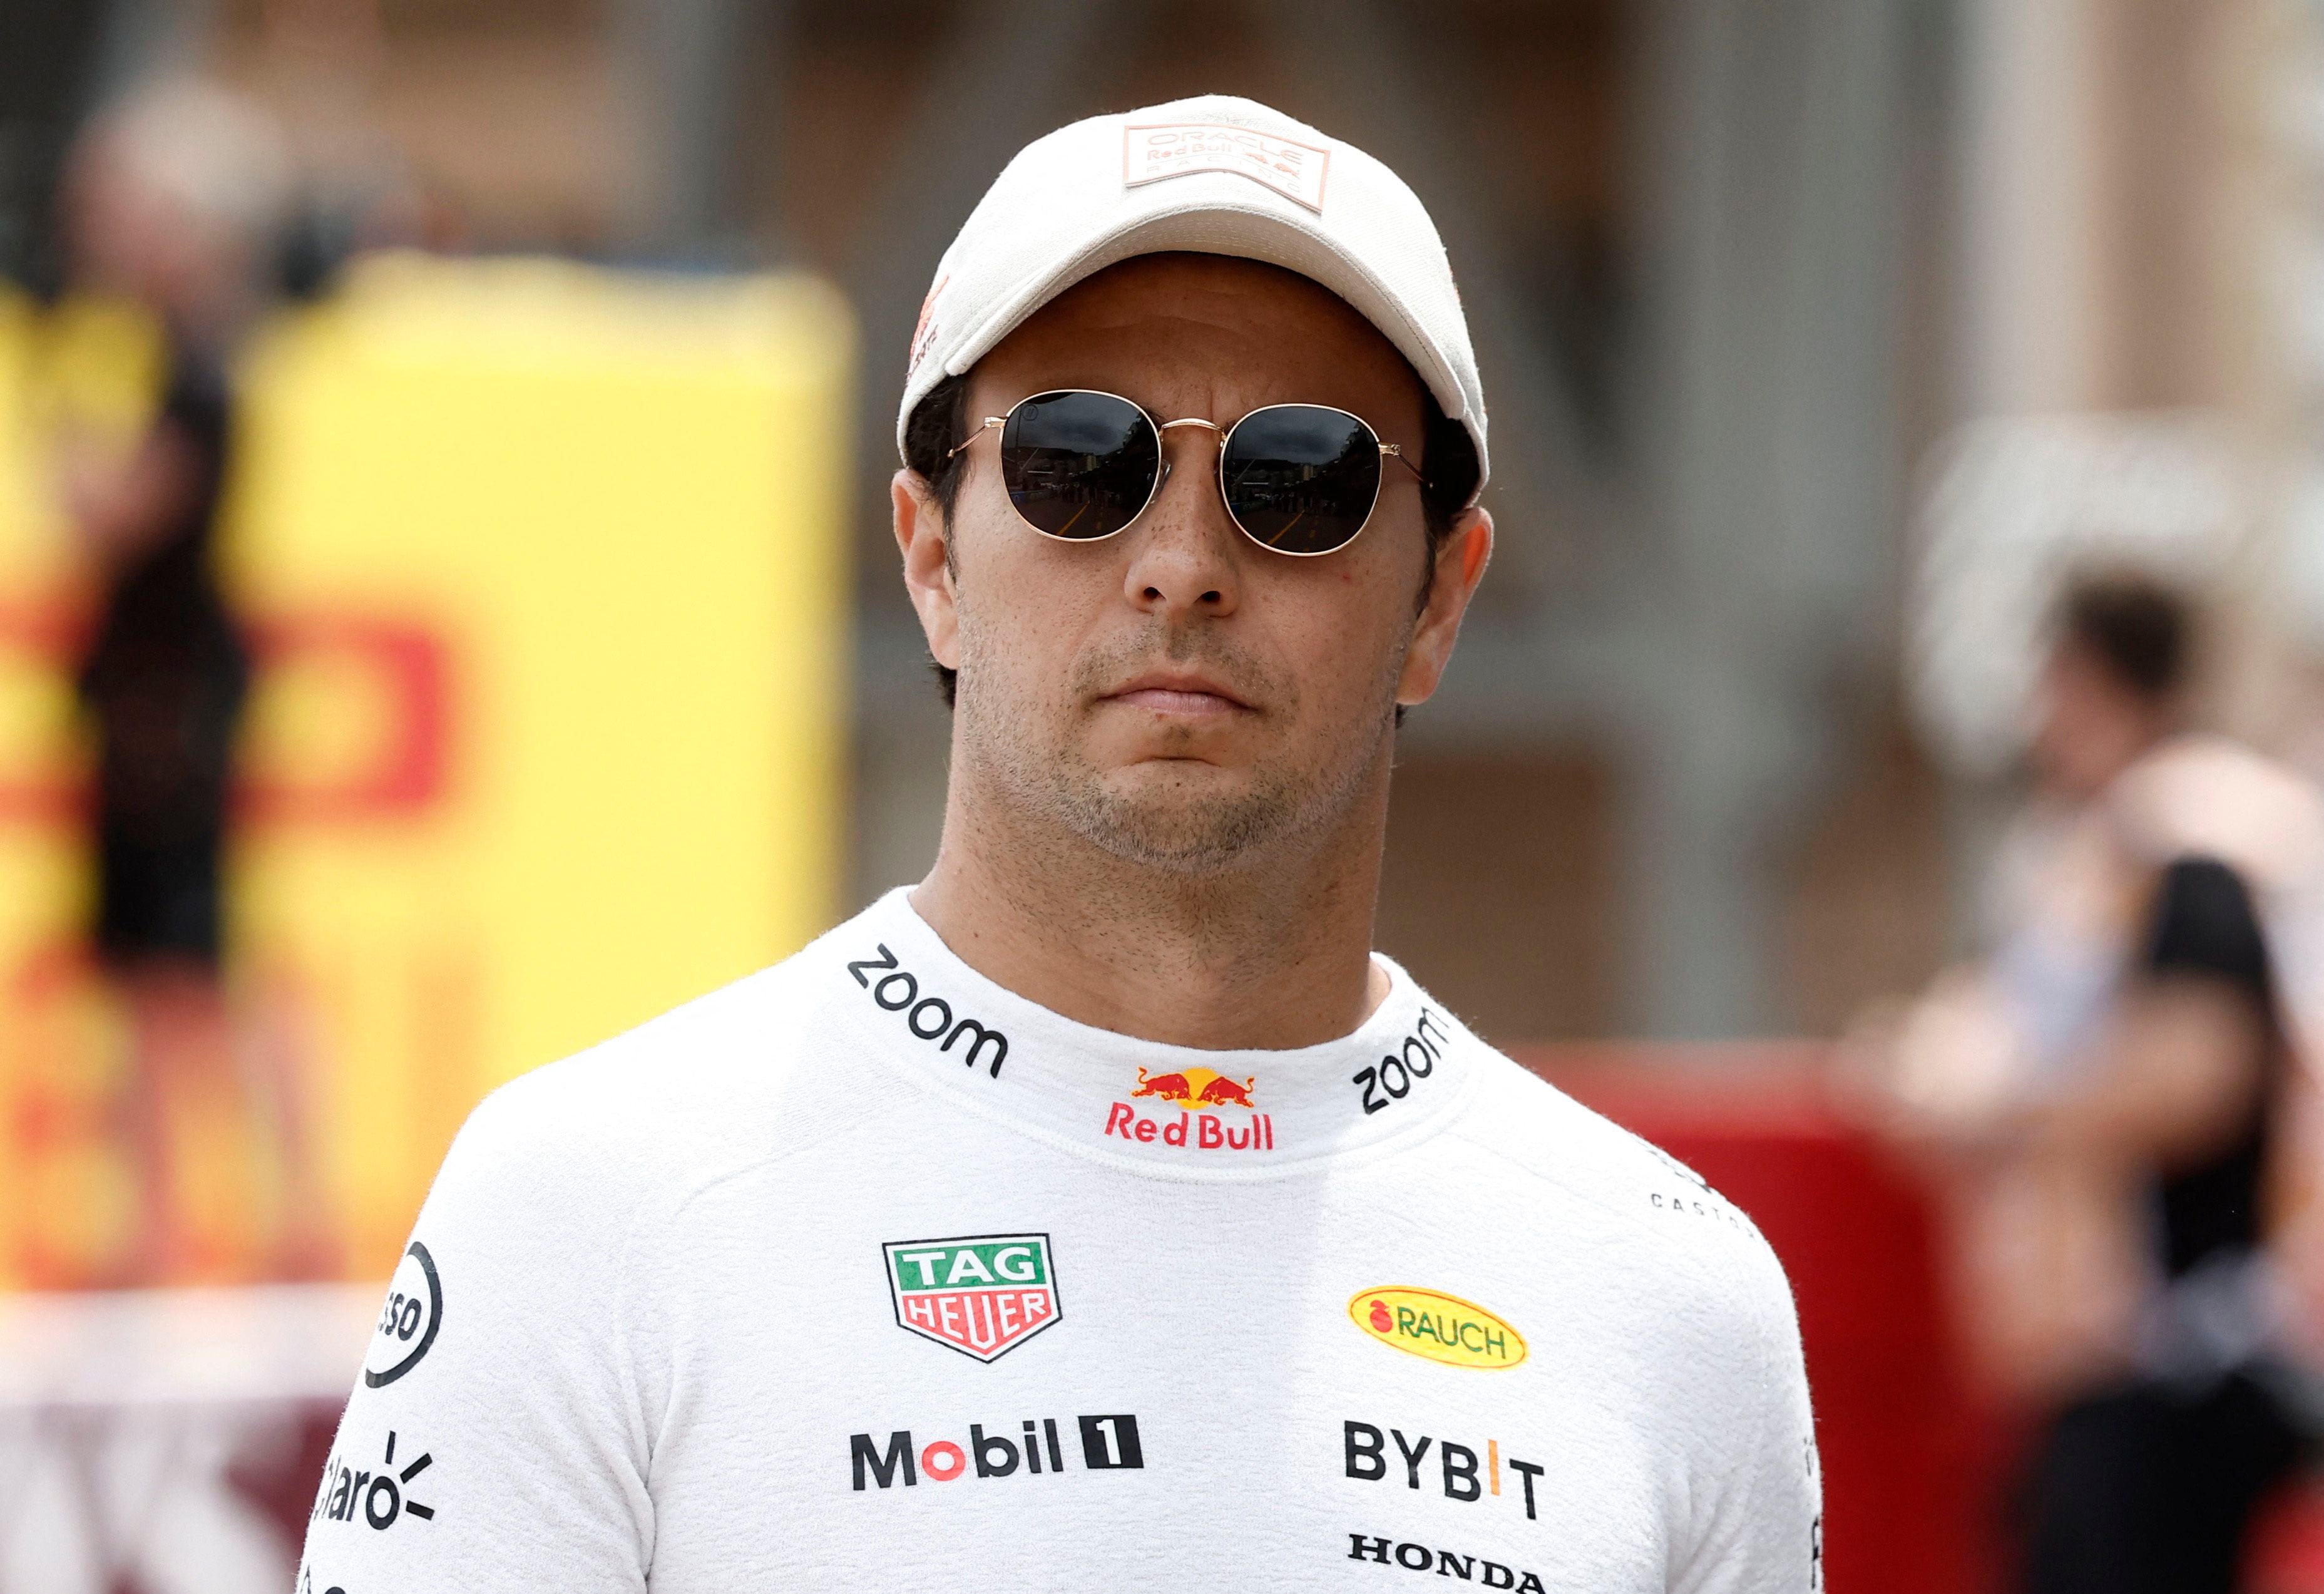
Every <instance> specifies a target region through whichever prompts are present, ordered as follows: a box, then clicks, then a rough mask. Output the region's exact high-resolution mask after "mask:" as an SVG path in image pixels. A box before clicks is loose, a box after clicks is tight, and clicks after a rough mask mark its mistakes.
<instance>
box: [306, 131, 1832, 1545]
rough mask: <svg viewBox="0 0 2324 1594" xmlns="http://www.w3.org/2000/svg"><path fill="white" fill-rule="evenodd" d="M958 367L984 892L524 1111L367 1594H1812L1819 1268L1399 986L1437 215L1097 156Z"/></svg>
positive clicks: (375, 1387)
mask: <svg viewBox="0 0 2324 1594" xmlns="http://www.w3.org/2000/svg"><path fill="white" fill-rule="evenodd" d="M911 360H912V366H911V372H910V375H909V377H908V381H907V384H906V387H905V392H904V401H903V404H902V410H901V413H900V415H899V438H898V441H899V447H900V448H901V449H902V450H903V453H904V456H905V459H906V461H907V468H905V469H904V470H903V471H901V472H900V473H899V475H898V476H897V477H896V481H895V491H894V505H895V523H896V537H897V542H898V544H899V547H900V549H901V550H902V553H903V563H904V579H905V582H906V585H907V587H908V589H909V591H910V593H911V596H912V599H913V602H914V603H915V605H916V606H917V607H918V611H919V614H920V617H921V620H922V623H923V625H924V626H925V628H926V632H927V643H928V647H929V651H930V652H931V653H932V654H933V655H934V657H935V659H936V662H937V664H938V666H939V668H940V670H941V672H943V679H944V681H945V690H947V692H948V693H952V694H954V696H955V705H954V740H953V750H952V787H951V792H950V798H949V804H948V808H947V811H946V817H945V832H944V839H943V842H942V845H941V847H940V848H939V851H938V856H937V858H936V867H935V868H934V870H933V871H932V872H931V873H930V875H929V876H928V877H927V879H926V880H925V881H923V882H922V883H921V884H920V885H918V886H917V887H915V888H911V889H908V890H899V891H897V892H895V893H892V894H890V895H888V896H887V897H885V898H883V899H882V900H881V901H880V902H879V903H877V904H874V905H873V906H872V907H871V909H870V910H868V911H867V912H865V913H863V914H862V915H860V916H859V917H857V918H856V919H854V920H853V921H852V922H849V923H847V924H844V925H843V926H841V927H840V928H839V929H838V930H836V931H833V932H832V933H831V934H829V935H828V936H826V937H825V938H824V939H823V940H822V941H817V942H816V944H815V945H813V946H812V947H810V948H808V949H807V950H806V951H804V952H802V953H800V954H799V955H798V957H796V958H794V959H790V960H789V961H788V962H786V963H783V964H781V965H779V966H778V967H776V968H772V969H770V970H768V971H766V972H765V973H763V974H761V975H759V976H756V977H754V978H751V979H747V980H744V981H742V983H741V984H739V985H737V986H734V987H730V988H729V989H727V990H725V991H724V992H722V993H719V994H717V995H715V996H710V997H707V998H705V999H704V1000H702V1001H700V1002H696V1003H695V1004H694V1005H692V1006H688V1007H686V1008H683V1009H681V1010H679V1011H678V1012H677V1013H675V1014H672V1015H669V1016H668V1017H666V1018H664V1019H662V1020H660V1021H659V1022H658V1023H655V1024H650V1025H648V1026H646V1027H645V1028H644V1029H641V1030H640V1031H638V1032H636V1033H632V1034H631V1035H629V1036H626V1037H624V1038H622V1039H620V1040H617V1041H614V1042H613V1043H609V1044H607V1045H605V1046H603V1047H601V1048H599V1049H597V1050H596V1051H595V1052H589V1053H586V1054H585V1055H583V1056H581V1057H579V1058H576V1059H574V1060H572V1061H567V1062H566V1063H563V1064H560V1065H558V1066H557V1067H555V1068H551V1069H546V1070H540V1071H539V1072H538V1073H535V1074H533V1075H530V1076H529V1077H528V1078H526V1079H524V1080H521V1081H519V1082H517V1083H516V1084H514V1085H512V1086H511V1087H509V1088H508V1089H504V1090H503V1091H501V1092H500V1093H499V1094H497V1095H496V1096H495V1097H493V1099H492V1100H491V1101H489V1102H487V1103H486V1104H485V1105H484V1107H480V1108H479V1109H478V1110H477V1112H476V1114H475V1117H474V1118H473V1119H472V1120H471V1122H470V1123H469V1125H468V1126H467V1128H466V1130H464V1131H463V1133H462V1135H461V1137H460V1140H459V1142H458V1144H457V1145H456V1146H455V1147H454V1149H453V1151H452V1153H451V1154H450V1156H449V1157H448V1158H447V1161H446V1163H445V1167H444V1170H443V1172H442V1173H441V1175H440V1176H439V1178H438V1182H437V1185H436V1188H435V1191H434V1192H433V1193H432V1194H431V1196H430V1197H429V1202H428V1205H427V1208H426V1209H425V1210H424V1211H423V1212H422V1214H421V1216H420V1222H419V1226H418V1228H417V1230H416V1233H415V1237H414V1240H413V1243H412V1246H411V1250H410V1256H409V1257H408V1258H407V1261H406V1264H405V1266H404V1269H403V1272H402V1274H401V1276H400V1277H399V1280H398V1283H397V1285H396V1286H395V1289H394V1291H393V1292H392V1294H391V1297H390V1302H389V1308H388V1311H387V1312H386V1313H385V1314H383V1318H382V1320H381V1326H380V1330H379V1334H378V1337H377V1339H376V1340H375V1342H374V1349H373V1352H372V1356H371V1359H370V1362H369V1364H368V1365H367V1367H366V1369H365V1373H364V1386H363V1387H361V1388H358V1389H357V1390H356V1392H355V1400H354V1403H353V1404H352V1405H351V1406H350V1407H349V1409H348V1413H347V1414H346V1418H345V1419H344V1421H343V1423H342V1425H341V1429H340V1433H339V1439H338V1443H337V1454H336V1456H335V1457H334V1459H333V1460H332V1462H331V1465H330V1470H329V1472H328V1474H327V1476H326V1478H325V1479H324V1481H323V1485H322V1487H321V1489H320V1491H319V1492H318V1496H317V1500H316V1509H315V1517H314V1525H313V1528H312V1531H311V1534H310V1536H309V1546H308V1566H307V1571H306V1574H305V1575H307V1576H309V1577H310V1578H311V1580H312V1582H313V1585H314V1587H315V1588H316V1589H325V1588H327V1587H331V1586H339V1587H344V1588H346V1589H349V1590H360V1589H366V1588H374V1587H389V1586H392V1587H396V1588H400V1589H450V1588H455V1587H457V1588H463V1589H481V1588H490V1589H512V1588H540V1589H552V1588H553V1589H560V1590H582V1589H587V1590H598V1589H606V1590H610V1589H640V1588H645V1587H651V1588H653V1589H658V1590H665V1591H675V1590H707V1589H742V1588H774V1587H785V1588H831V1589H838V1588H866V1587H881V1588H899V1589H990V1588H994V1587H1002V1586H1037V1587H1043V1588H1138V1589H1321V1588H1335V1589H1336V1588H1342V1587H1347V1586H1350V1585H1351V1584H1360V1583H1369V1582H1375V1581H1377V1582H1379V1583H1383V1584H1387V1585H1390V1586H1394V1585H1397V1584H1402V1583H1405V1582H1406V1581H1408V1580H1409V1579H1410V1578H1411V1577H1412V1576H1413V1575H1415V1574H1418V1573H1426V1574H1428V1575H1430V1576H1443V1577H1446V1578H1452V1579H1457V1580H1462V1581H1474V1582H1477V1583H1479V1584H1480V1585H1482V1586H1483V1587H1486V1588H1500V1589H1535V1590H1547V1589H1591V1590H1605V1589H1689V1590H1695V1589H1701V1590H1712V1589H1718V1590H1743V1589H1750V1590H1761V1589H1810V1588H1812V1587H1813V1586H1814V1584H1815V1581H1816V1580H1817V1576H1818V1556H1819V1544H1818V1531H1819V1529H1818V1515H1817V1495H1818V1482H1817V1476H1816V1459H1815V1447H1814V1441H1813V1438H1812V1430H1811V1423H1810V1416H1809V1411H1808V1403H1807V1391H1806V1385H1805V1380H1804V1377H1803V1370H1802V1366H1801V1358H1800V1348H1799V1340H1798V1334H1797V1330H1796V1326H1795V1324H1794V1317H1793V1311H1792V1304H1791V1300H1790V1295H1789V1293H1788V1290H1787V1288H1786V1286H1785V1284H1784V1277H1783V1274H1782V1273H1781V1271H1780V1269H1779V1268H1778V1266H1777V1265H1776V1263H1775V1259H1774V1257H1773V1256H1772V1255H1771V1254H1770V1252H1769V1251H1768V1249H1767V1247H1766V1245H1765V1243H1764V1242H1763V1241H1762V1240H1761V1239H1760V1238H1759V1237H1758V1236H1757V1233H1756V1231H1754V1230H1753V1229H1752V1228H1751V1227H1750V1225H1749V1224H1748V1222H1747V1221H1746V1220H1745V1219H1743V1218H1742V1217H1741V1216H1740V1215H1739V1214H1738V1213H1737V1212H1736V1211H1735V1210H1734V1209H1732V1208H1730V1207H1729V1206H1728V1205H1727V1204H1726V1203H1724V1202H1723V1201H1721V1200H1719V1199H1718V1198H1717V1197H1716V1196H1714V1195H1712V1194H1711V1193H1710V1192H1709V1191H1705V1190H1703V1189H1702V1188H1701V1185H1700V1183H1699V1182H1697V1181H1695V1180H1694V1179H1693V1178H1692V1176H1691V1175H1690V1174H1688V1173H1687V1172H1685V1171H1684V1170H1683V1169H1682V1168H1679V1167H1678V1166H1676V1165H1675V1164H1674V1163H1670V1162H1669V1161H1667V1160H1666V1159H1665V1158H1663V1157H1662V1156H1660V1155H1659V1154H1657V1153H1655V1151H1654V1150H1653V1149H1651V1148H1650V1147H1648V1146H1646V1145H1644V1144H1642V1143H1641V1142H1639V1141H1637V1140H1635V1139H1633V1138H1631V1137H1630V1136H1628V1135H1625V1134H1623V1133H1621V1132H1620V1131H1618V1130H1617V1129H1615V1128H1613V1127H1612V1126H1609V1125H1608V1124H1606V1123H1604V1122H1603V1121H1601V1120H1600V1119H1598V1118H1596V1117H1592V1116H1591V1115H1590V1114H1589V1113H1587V1112H1585V1111H1583V1110H1582V1108H1580V1107H1577V1106H1575V1105H1574V1104H1573V1103H1572V1102H1570V1101H1568V1100H1566V1099H1565V1098H1563V1097H1562V1096H1560V1095H1558V1094H1557V1093H1556V1092H1555V1091H1554V1090H1552V1089H1549V1088H1547V1087H1546V1086H1545V1085H1543V1084H1541V1083H1540V1082H1539V1081H1537V1080H1534V1079H1532V1078H1531V1077H1529V1076H1527V1075H1526V1074H1525V1073H1523V1072H1522V1071H1521V1070H1518V1069H1517V1068H1516V1067H1514V1066H1513V1065H1511V1064H1510V1063H1509V1062H1508V1061H1507V1060H1505V1059H1503V1058H1501V1057H1500V1056H1499V1055H1498V1054H1496V1053H1494V1052H1491V1051H1490V1050H1489V1049H1488V1048H1487V1047H1486V1046H1484V1045H1483V1044H1482V1043H1480V1042H1479V1041H1478V1040H1477V1039H1476V1038H1475V1037H1474V1036H1472V1035H1471V1034H1470V1033H1468V1032H1467V1031H1466V1030H1465V1029H1464V1028H1463V1027H1462V1025H1461V1024H1460V1023H1459V1021H1458V1020H1456V1019H1455V1018H1454V1017H1453V1016H1452V1015H1451V1014H1449V1013H1447V1012H1446V1011H1444V1009H1443V1008H1442V1007H1441V1006H1437V1005H1436V1004H1435V1003H1434V1002H1433V1001H1432V1000H1431V999H1430V998H1429V997H1428V996H1427V995H1426V994H1425V992H1423V991H1421V990H1419V989H1418V988H1416V987H1415V986H1414V985H1413V983H1412V981H1411V979H1410V978H1408V977H1406V975H1405V974H1404V973H1403V972H1402V971H1401V970H1399V969H1398V968H1396V966H1395V965H1393V964H1391V963H1389V962H1388V961H1387V960H1386V959H1379V958H1376V957H1374V956H1372V955H1371V954H1370V952H1369V944H1370V934H1371V927H1372V913H1373V901H1374V897H1375V894H1376V891H1377V884H1378V878H1379V862H1380V852H1381V843H1382V835H1383V826H1384V823H1385V820H1386V813H1387V803H1388V770H1389V765H1390V761H1391V756H1392V754H1393V751H1394V746H1395V725H1396V719H1397V714H1398V713H1399V712H1400V710H1401V709H1402V708H1404V707H1406V706H1409V705H1413V704H1417V703H1419V702H1421V701H1423V700H1425V699H1426V698H1427V697H1428V696H1429V695H1430V693H1431V692H1432V691H1434V689H1435V687H1436V684H1437V681H1438V679H1439V678H1440V676H1441V674H1442V673H1443V669H1444V666H1445V663H1446V662H1447V660H1448V659H1449V657H1450V655H1451V653H1452V643H1453V636H1454V633H1455V631H1456V630H1457V629H1458V627H1459V624H1460V619H1461V615H1462V610H1463V608H1464V607H1465V606H1466V605H1467V603H1468V600H1469V598H1470V597H1471V594H1472V593H1473V592H1474V591H1475V589H1476V587H1477V583H1478V580H1479V579H1480V576H1481V575H1482V574H1483V571H1484V568H1485V563H1486V558H1487V555H1488V553H1489V551H1490V548H1491V542H1492V524H1491V522H1490V520H1489V518H1488V517H1487V515H1486V514H1485V513H1484V511H1482V510H1481V509H1480V508H1478V507H1476V503H1475V499H1476V494H1477V490H1478V488H1479V487H1481V485H1482V483H1483V480H1484V468H1485V458H1486V456H1485V426H1484V415H1483V411H1482V407H1481V403H1480V394H1479V391H1478V387H1477V382H1476V375H1475V366H1474V362H1473V359H1472V357H1471V352H1470V344H1469V338H1468V334H1467V330H1466V329H1465V327H1464V326H1463V324H1462V317H1461V310H1460V303H1459V300H1458V297H1457V295H1456V294H1455V292H1454V289H1453V284H1452V275H1451V273H1450V271H1449V269H1448V267H1447V265H1446V264H1445V260H1444V255H1443V248H1442V246H1440V245H1439V243H1438V242H1437V239H1436V236H1435V232H1434V227H1432V226H1431V224H1430V223H1429V220H1428V218H1427V216H1426V214H1425V211H1423V209H1421V207H1420V204H1419V202H1418V200H1417V199H1415V198H1414V197H1413V195H1412V194H1411V193H1410V191H1409V190H1406V188H1405V187H1404V185H1403V184H1402V183H1401V182H1400V181H1397V178H1396V177H1395V176H1394V175H1393V174H1392V173H1390V172H1389V171H1387V170H1386V169H1385V168H1383V167H1382V166H1380V165H1379V163H1378V162H1375V161H1372V160H1371V159H1370V158H1369V157H1368V156H1366V155H1365V154H1363V153H1361V152H1360V151H1358V150H1355V149H1351V148H1350V147H1349V146H1348V145H1346V144H1340V143H1337V142H1335V141H1333V140H1331V139H1328V138H1326V137H1325V136H1324V135H1323V134H1320V133H1317V132H1316V131H1314V129H1312V128H1309V127H1305V126H1303V125H1299V124H1297V123H1295V122H1292V121H1289V120H1287V119H1286V118H1285V117H1283V116H1279V115H1277V114H1276V113H1274V112H1272V111H1269V110H1268V109H1267V108H1266V107H1261V106H1257V105H1253V104H1251V103H1250V102H1248V101H1244V100H1237V99H1225V98H1205V99H1197V100H1187V101H1182V102H1178V103H1176V104H1171V105H1166V106H1160V107H1154V108H1152V109H1149V110H1145V111H1140V112H1136V113H1132V114H1130V115H1129V116H1105V117H1100V118H1097V119H1094V120H1092V121H1088V122H1084V123H1080V124H1078V125H1074V126H1071V127H1067V128H1065V129H1063V130H1062V131H1060V132H1058V133H1056V134H1051V135H1050V136H1048V137H1047V138H1044V139H1041V140H1039V141H1038V142H1037V143H1035V144H1032V145H1031V146H1029V147H1028V149H1026V150H1025V151H1024V152H1023V153H1020V154H1019V156H1018V158H1017V159H1016V160H1015V161H1014V162H1012V163H1011V164H1010V167H1009V168H1008V170H1007V171H1004V172H1003V173H1002V175H1001V178H1000V179H999V181H997V182H996V183H995V184H994V186H993V188H992V190H991V192H990V193H988V194H987V195H986V197H985V199H983V201H982V204H980V206H979V207H978V209H977V210H976V212H975V213H974V214H973V216H972V217H971V218H970V219H969V221H968V223H967V225H966V226H965V227H964V229H963V231H962V233H961V235H960V236H959V238H958V239H957V240H956V241H955V243H954V246H953V247H952V249H951V250H950V251H949V252H948V253H947V255H945V260H944V262H943V264H941V265H940V266H939V268H938V270H937V273H936V287H935V289H934V290H933V291H932V292H931V293H930V295H929V298H928V302H927V307H926V309H925V310H924V311H923V314H922V318H921V324H920V327H919V329H918V331H917V333H916V334H915V337H914V339H913V344H912V349H911ZM423 1506H424V1507H425V1509H426V1514H425V1515H416V1513H417V1511H418V1508H420V1507H423Z"/></svg>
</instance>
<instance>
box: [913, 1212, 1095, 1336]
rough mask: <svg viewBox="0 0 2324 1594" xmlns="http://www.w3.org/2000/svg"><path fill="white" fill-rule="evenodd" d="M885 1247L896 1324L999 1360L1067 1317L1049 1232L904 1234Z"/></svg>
mask: <svg viewBox="0 0 2324 1594" xmlns="http://www.w3.org/2000/svg"><path fill="white" fill-rule="evenodd" d="M881 1249H882V1250H883V1251H884V1252H885V1254H886V1256H887V1259H888V1293H889V1295H890V1297H891V1298H892V1299H893V1301H894V1302H895V1307H896V1323H897V1326H898V1327H899V1328H902V1329H904V1330H907V1331H908V1332H910V1333H914V1334H918V1336H920V1338H921V1339H933V1340H935V1341H936V1343H937V1344H939V1345H943V1346H946V1347H949V1348H952V1349H954V1350H957V1351H959V1352H960V1353H961V1354H962V1355H963V1356H973V1357H974V1358H976V1359H977V1360H979V1361H984V1362H989V1361H992V1360H994V1359H996V1358H1000V1357H1002V1356H1005V1355H1007V1354H1008V1353H1009V1352H1010V1351H1011V1350H1014V1349H1016V1348H1017V1347H1019V1345H1022V1344H1023V1343H1025V1341H1026V1340H1028V1339H1031V1338H1032V1337H1033V1336H1034V1335H1036V1334H1037V1333H1039V1332H1040V1331H1041V1330H1043V1329H1046V1328H1047V1327H1049V1326H1050V1325H1051V1324H1053V1323H1055V1322H1056V1321H1057V1320H1058V1318H1059V1317H1061V1316H1063V1315H1064V1311H1065V1309H1064V1307H1063V1306H1062V1305H1061V1304H1060V1303H1059V1302H1058V1300H1057V1275H1056V1259H1055V1256H1053V1254H1052V1252H1051V1250H1050V1246H1049V1237H1048V1236H1047V1235H1046V1234H978V1235H958V1236H955V1237H953V1238H951V1239H941V1240H898V1241H894V1242H891V1243H890V1244H889V1245H887V1246H883V1247H881Z"/></svg>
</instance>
